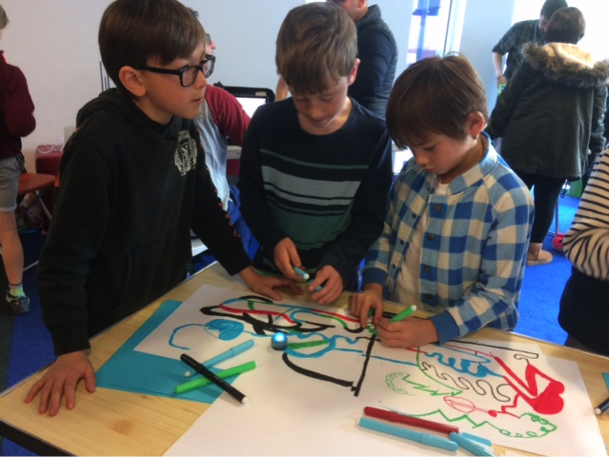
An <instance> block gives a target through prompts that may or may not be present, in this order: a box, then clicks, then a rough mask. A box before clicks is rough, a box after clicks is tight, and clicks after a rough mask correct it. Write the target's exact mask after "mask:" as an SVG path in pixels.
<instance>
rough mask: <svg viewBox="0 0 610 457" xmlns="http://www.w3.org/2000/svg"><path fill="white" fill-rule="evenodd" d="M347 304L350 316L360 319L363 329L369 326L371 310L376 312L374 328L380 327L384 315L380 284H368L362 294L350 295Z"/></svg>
mask: <svg viewBox="0 0 610 457" xmlns="http://www.w3.org/2000/svg"><path fill="white" fill-rule="evenodd" d="M347 303H348V307H349V312H350V314H351V315H352V316H354V317H358V318H359V319H360V325H361V326H362V328H366V326H367V325H368V322H367V321H368V318H369V310H370V309H372V310H373V311H374V314H373V326H375V327H377V325H379V320H380V319H381V316H382V315H383V298H382V288H381V286H380V285H379V284H367V285H366V286H365V287H364V291H363V292H362V293H360V294H353V295H350V296H349V298H348V300H347Z"/></svg>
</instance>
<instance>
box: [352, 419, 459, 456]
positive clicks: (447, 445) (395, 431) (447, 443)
mask: <svg viewBox="0 0 610 457" xmlns="http://www.w3.org/2000/svg"><path fill="white" fill-rule="evenodd" d="M360 426H361V427H364V428H368V429H370V430H375V431H377V432H382V433H387V434H388V435H393V436H398V437H400V438H405V439H407V440H411V441H416V442H418V443H421V444H425V445H427V446H434V447H438V448H441V449H445V450H447V451H456V450H457V448H458V445H457V443H455V442H453V441H451V440H447V439H445V438H439V437H438V436H434V435H430V434H428V433H421V432H415V431H413V430H409V429H408V428H404V427H396V426H395V425H390V424H386V423H385V422H377V421H375V420H372V419H369V418H368V417H361V418H360Z"/></svg>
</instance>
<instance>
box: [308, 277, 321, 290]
mask: <svg viewBox="0 0 610 457" xmlns="http://www.w3.org/2000/svg"><path fill="white" fill-rule="evenodd" d="M309 284H310V285H311V284H313V279H311V280H310V281H309ZM321 290H322V286H318V287H316V290H314V292H320V291H321Z"/></svg>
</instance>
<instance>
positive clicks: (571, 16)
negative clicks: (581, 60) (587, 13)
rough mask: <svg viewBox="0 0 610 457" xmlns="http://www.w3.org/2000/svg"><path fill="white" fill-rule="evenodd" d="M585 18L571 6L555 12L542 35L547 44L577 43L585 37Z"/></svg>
mask: <svg viewBox="0 0 610 457" xmlns="http://www.w3.org/2000/svg"><path fill="white" fill-rule="evenodd" d="M585 27H586V23H585V17H584V16H583V14H582V13H581V12H580V10H579V9H578V8H574V7H573V6H570V7H567V8H561V9H558V10H557V11H555V13H553V15H552V16H551V19H550V20H549V25H548V26H547V28H546V34H545V35H544V38H545V41H546V42H547V43H571V44H576V43H578V42H579V41H580V40H581V39H582V37H583V36H585Z"/></svg>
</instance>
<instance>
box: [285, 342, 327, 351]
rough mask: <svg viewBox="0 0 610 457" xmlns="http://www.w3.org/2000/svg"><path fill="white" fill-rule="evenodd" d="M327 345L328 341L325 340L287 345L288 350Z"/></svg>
mask: <svg viewBox="0 0 610 457" xmlns="http://www.w3.org/2000/svg"><path fill="white" fill-rule="evenodd" d="M325 344H328V341H325V340H316V341H305V342H303V343H288V346H287V347H288V349H302V348H311V347H314V346H323V345H325Z"/></svg>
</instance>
